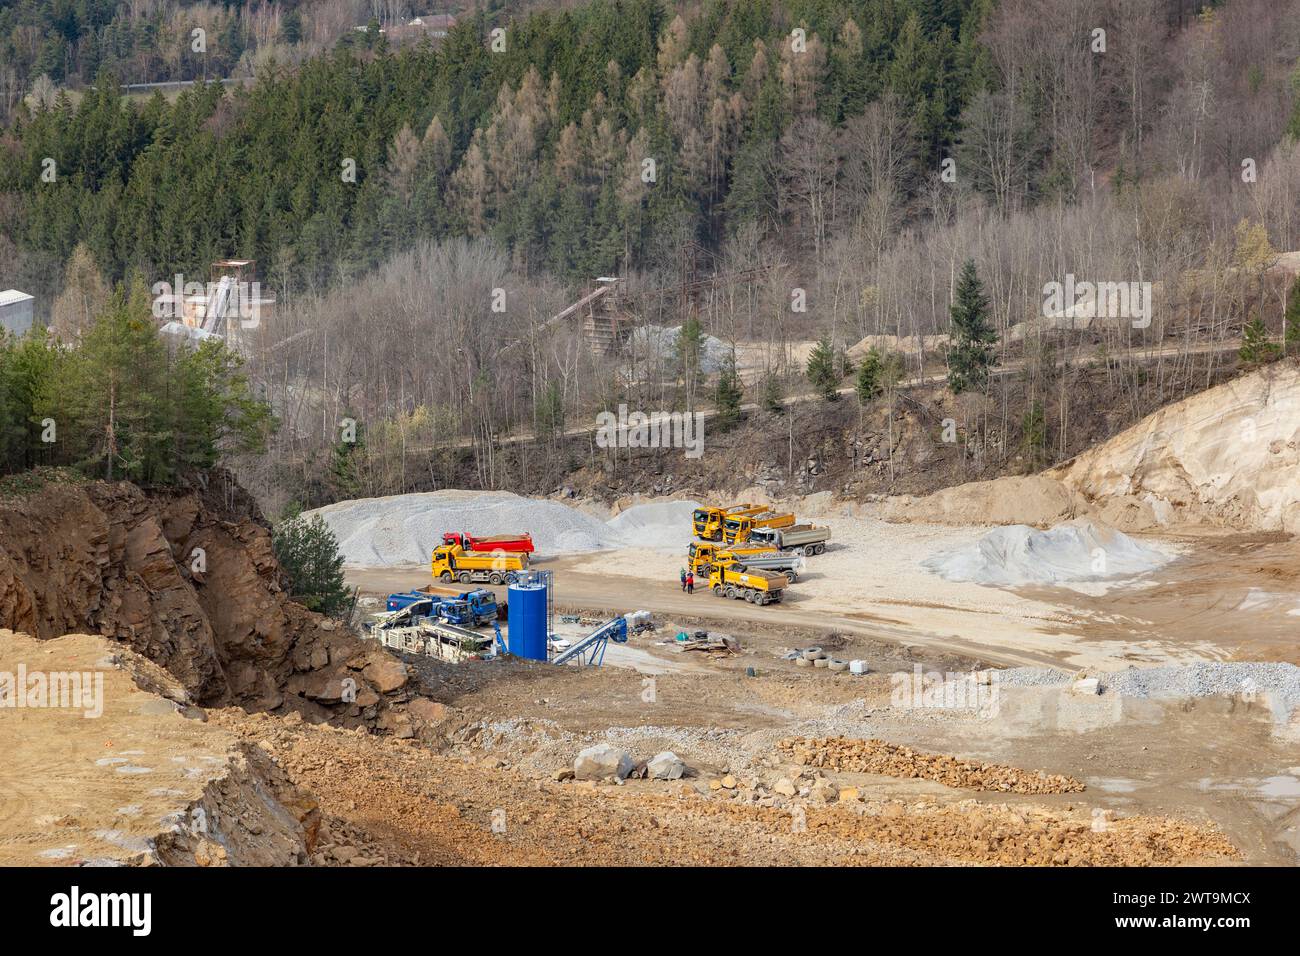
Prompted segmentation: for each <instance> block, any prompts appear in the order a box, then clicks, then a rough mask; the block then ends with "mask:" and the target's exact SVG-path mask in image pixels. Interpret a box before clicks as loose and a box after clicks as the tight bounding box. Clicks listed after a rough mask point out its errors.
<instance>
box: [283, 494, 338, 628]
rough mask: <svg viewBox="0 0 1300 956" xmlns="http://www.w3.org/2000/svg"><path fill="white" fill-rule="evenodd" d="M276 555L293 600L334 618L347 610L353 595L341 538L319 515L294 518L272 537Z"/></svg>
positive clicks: (295, 516) (296, 516) (284, 522)
mask: <svg viewBox="0 0 1300 956" xmlns="http://www.w3.org/2000/svg"><path fill="white" fill-rule="evenodd" d="M271 544H272V546H273V547H274V549H275V556H276V558H277V559H278V560H279V562H280V566H281V567H282V568H284V573H285V574H286V575H287V576H288V578H289V586H290V593H291V594H292V595H293V599H294V600H295V601H297V602H299V603H300V604H302V605H303V606H305V607H307V608H310V609H311V610H313V611H319V612H321V613H322V614H328V615H330V616H331V617H337V616H339V615H340V614H342V613H343V612H344V611H346V610H347V609H348V606H349V604H350V603H351V599H352V595H351V593H350V592H349V591H348V588H347V585H346V583H345V582H344V576H343V555H342V554H340V553H339V543H338V539H337V538H335V537H334V532H333V531H331V530H330V528H329V525H327V524H325V522H324V521H323V520H322V519H321V516H320V515H313V516H312V518H311V520H310V521H308V520H307V519H305V518H303V517H302V516H301V515H294V516H293V517H291V518H289V519H288V520H286V521H283V522H281V523H280V524H279V525H278V526H277V527H276V529H275V531H274V532H273V534H272V535H271Z"/></svg>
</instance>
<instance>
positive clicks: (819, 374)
mask: <svg viewBox="0 0 1300 956" xmlns="http://www.w3.org/2000/svg"><path fill="white" fill-rule="evenodd" d="M805 374H806V375H807V376H808V381H809V382H811V383H812V386H813V388H815V389H816V390H817V393H818V394H819V395H821V397H822V398H824V399H825V400H826V401H828V402H833V401H836V400H837V399H838V398H839V397H840V394H839V391H838V389H839V385H840V376H839V369H838V368H837V367H836V355H835V348H834V346H832V345H831V341H830V339H821V340H820V341H819V342H818V343H817V344H816V345H814V346H813V350H812V352H811V353H810V354H809V356H808V367H807V370H806V372H805Z"/></svg>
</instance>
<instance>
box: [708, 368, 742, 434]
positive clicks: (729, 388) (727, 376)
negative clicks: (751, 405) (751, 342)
mask: <svg viewBox="0 0 1300 956" xmlns="http://www.w3.org/2000/svg"><path fill="white" fill-rule="evenodd" d="M744 398H745V390H744V388H743V387H742V386H741V384H740V375H739V373H737V371H736V357H735V356H734V355H733V356H731V357H730V358H729V359H728V360H727V362H726V364H724V365H723V366H722V370H721V371H720V372H718V387H717V390H716V392H715V393H714V404H715V405H716V406H717V409H718V417H717V423H718V428H719V430H721V431H727V430H728V429H730V428H731V427H733V426H734V425H735V424H736V422H738V421H740V405H741V402H742V401H744Z"/></svg>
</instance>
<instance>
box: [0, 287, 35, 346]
mask: <svg viewBox="0 0 1300 956" xmlns="http://www.w3.org/2000/svg"><path fill="white" fill-rule="evenodd" d="M35 316H36V299H35V297H33V296H30V295H28V294H27V293H26V292H20V291H18V290H17V289H6V290H5V291H3V292H0V327H2V328H3V329H4V330H5V331H6V332H8V333H10V334H11V335H25V334H26V333H27V330H28V329H30V328H31V327H32V323H33V322H34V321H35Z"/></svg>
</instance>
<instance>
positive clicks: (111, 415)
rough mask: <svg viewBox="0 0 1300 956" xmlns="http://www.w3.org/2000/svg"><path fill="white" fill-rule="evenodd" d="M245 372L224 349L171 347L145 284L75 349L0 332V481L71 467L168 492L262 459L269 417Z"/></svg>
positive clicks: (112, 304)
mask: <svg viewBox="0 0 1300 956" xmlns="http://www.w3.org/2000/svg"><path fill="white" fill-rule="evenodd" d="M241 365H242V361H241V360H240V359H239V357H238V356H236V355H234V354H233V353H232V352H230V351H229V350H228V349H227V348H226V347H225V346H224V345H223V344H222V343H221V342H220V341H216V340H209V341H207V342H204V343H203V344H202V345H200V346H199V347H198V348H190V347H187V346H179V347H174V346H172V345H169V342H168V340H166V339H164V338H163V337H161V336H160V335H159V333H158V330H157V325H156V323H155V322H154V320H153V318H152V315H151V312H150V298H149V295H148V291H147V289H146V288H145V286H144V284H143V282H142V281H141V280H139V279H138V278H137V279H136V280H135V281H133V282H131V283H130V284H129V285H127V284H124V285H121V286H119V287H118V288H117V289H116V290H115V291H114V292H113V294H112V296H111V298H110V300H109V301H108V303H107V305H106V308H105V310H104V311H103V312H102V313H100V314H99V315H97V316H96V318H95V320H94V321H93V322H92V323H91V324H90V326H89V328H88V329H87V331H86V333H85V335H84V337H83V338H82V339H81V341H80V343H79V345H78V347H76V348H69V347H67V346H65V345H63V344H61V343H60V342H59V340H58V339H56V338H55V337H53V336H51V335H49V334H48V333H46V332H45V331H44V330H41V329H34V330H33V331H32V332H30V333H29V334H27V335H25V336H23V337H21V338H15V337H13V336H8V335H0V473H5V474H13V473H16V472H22V471H26V470H30V469H33V468H38V467H65V468H72V469H74V470H76V471H78V472H80V473H81V474H84V475H85V476H87V477H92V478H104V479H108V480H113V479H124V480H130V481H135V482H139V483H141V484H146V485H154V484H170V483H173V482H175V481H177V480H180V479H182V478H184V477H187V476H190V475H193V474H194V473H196V472H200V471H204V470H207V469H210V468H212V467H213V466H214V465H216V464H217V463H218V461H219V460H220V459H221V458H222V456H223V455H226V454H240V453H256V452H258V451H260V450H262V449H264V448H265V447H266V439H267V436H268V434H269V432H270V429H271V427H272V425H273V420H272V417H271V413H270V408H269V406H268V405H267V404H266V403H265V402H263V401H261V400H259V399H258V398H257V397H256V396H255V395H254V394H253V392H252V389H251V387H250V385H249V382H248V379H247V376H246V375H245V374H244V372H243V371H242V368H241Z"/></svg>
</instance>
